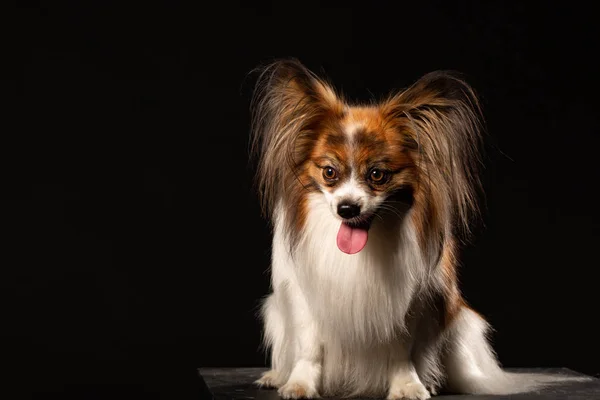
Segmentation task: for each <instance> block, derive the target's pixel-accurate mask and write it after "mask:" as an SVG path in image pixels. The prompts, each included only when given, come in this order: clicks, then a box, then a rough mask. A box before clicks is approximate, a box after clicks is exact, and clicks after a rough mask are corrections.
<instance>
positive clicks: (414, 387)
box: [387, 382, 431, 400]
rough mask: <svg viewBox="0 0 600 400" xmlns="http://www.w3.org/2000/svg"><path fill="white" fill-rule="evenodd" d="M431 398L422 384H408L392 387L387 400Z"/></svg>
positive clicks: (424, 399)
mask: <svg viewBox="0 0 600 400" xmlns="http://www.w3.org/2000/svg"><path fill="white" fill-rule="evenodd" d="M430 397H431V395H430V394H429V391H428V390H427V389H426V388H425V386H423V384H422V383H421V382H407V383H404V384H402V385H398V386H397V387H392V388H391V389H390V392H389V393H388V396H387V400H427V399H429V398H430Z"/></svg>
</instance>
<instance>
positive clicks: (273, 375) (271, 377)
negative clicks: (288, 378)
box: [254, 369, 280, 388]
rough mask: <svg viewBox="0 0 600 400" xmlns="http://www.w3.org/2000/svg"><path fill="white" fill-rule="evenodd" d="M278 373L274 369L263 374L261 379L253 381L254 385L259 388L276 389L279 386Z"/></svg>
mask: <svg viewBox="0 0 600 400" xmlns="http://www.w3.org/2000/svg"><path fill="white" fill-rule="evenodd" d="M278 380H279V373H278V372H277V371H275V370H274V369H271V370H269V371H266V372H263V374H262V375H261V377H260V378H259V379H257V380H255V381H254V384H255V385H256V386H258V387H260V388H277V387H279V386H280V384H279V382H278Z"/></svg>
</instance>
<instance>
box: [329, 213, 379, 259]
mask: <svg viewBox="0 0 600 400" xmlns="http://www.w3.org/2000/svg"><path fill="white" fill-rule="evenodd" d="M372 222H373V216H369V217H357V218H352V219H349V220H346V221H343V222H342V223H341V224H340V229H339V230H338V234H337V246H338V248H339V249H340V250H341V251H343V252H344V253H346V254H356V253H358V252H360V251H361V250H362V249H364V247H365V246H366V245H367V240H368V238H369V228H371V223H372Z"/></svg>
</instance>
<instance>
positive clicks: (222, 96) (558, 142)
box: [3, 1, 600, 382]
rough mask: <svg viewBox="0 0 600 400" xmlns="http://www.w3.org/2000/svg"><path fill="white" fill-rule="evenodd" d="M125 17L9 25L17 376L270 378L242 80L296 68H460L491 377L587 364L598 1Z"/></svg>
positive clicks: (379, 81)
mask: <svg viewBox="0 0 600 400" xmlns="http://www.w3.org/2000/svg"><path fill="white" fill-rule="evenodd" d="M125 3H126V2H112V1H102V2H100V1H98V2H91V1H90V2H81V1H73V2H69V3H57V2H41V1H39V2H33V1H32V2H22V3H21V5H20V6H19V7H18V10H17V14H16V17H17V21H18V24H17V25H18V28H17V30H16V31H15V32H14V34H15V39H16V42H17V43H18V45H17V47H16V50H17V53H16V54H17V55H16V57H15V58H14V60H15V61H16V65H17V70H18V71H17V75H16V77H17V83H18V92H19V93H18V96H17V97H16V98H15V99H14V101H13V102H12V103H13V105H14V104H16V105H17V112H16V114H13V116H16V117H17V119H18V124H17V127H16V128H13V129H15V130H14V131H11V132H14V133H15V134H14V135H13V137H15V138H17V139H18V140H19V144H18V145H17V146H15V147H14V151H12V152H13V153H15V154H18V162H16V163H15V164H13V165H12V167H11V168H13V170H14V173H13V172H10V174H11V175H13V176H17V177H18V178H19V179H20V180H21V183H24V184H25V186H24V189H22V190H21V191H17V192H14V194H15V196H14V198H15V199H17V201H18V203H19V205H20V206H22V208H18V209H19V210H22V211H19V212H17V213H16V215H17V218H18V219H19V224H18V227H17V228H16V230H15V231H14V232H13V235H12V236H13V237H15V238H17V244H18V246H17V247H15V249H17V250H18V254H19V257H18V259H16V260H13V261H11V262H10V263H9V264H7V266H6V268H5V270H6V273H7V274H8V279H7V280H6V281H5V282H8V283H9V290H8V292H5V293H8V295H9V298H10V300H9V303H7V304H10V307H8V310H7V312H6V313H5V315H4V318H5V322H6V325H5V328H3V331H4V335H8V337H9V338H10V340H11V346H12V344H14V345H15V346H17V348H19V349H20V350H19V354H20V356H19V357H17V358H18V359H19V361H20V362H21V363H22V364H26V365H28V366H32V365H35V368H38V367H39V368H42V369H46V373H52V372H56V371H63V372H64V374H63V375H61V377H60V378H56V374H54V375H51V376H53V379H54V382H60V381H61V379H66V380H75V381H77V379H79V378H78V377H81V379H90V378H89V376H90V375H89V371H91V370H93V371H96V373H98V372H100V371H105V370H106V369H113V368H116V367H117V366H122V365H128V364H127V363H128V362H132V360H133V362H153V363H155V364H160V363H168V364H169V365H173V366H175V365H191V366H263V365H265V356H264V354H263V353H262V352H260V349H259V346H260V334H261V333H260V325H259V323H258V321H257V319H256V306H257V305H258V302H259V300H260V298H261V297H262V296H263V295H265V294H266V293H267V292H268V289H269V286H268V275H267V274H266V272H265V271H266V267H267V265H268V261H269V246H270V244H269V231H268V227H267V225H266V223H265V221H264V220H263V219H262V218H261V217H260V214H259V208H258V205H257V199H256V196H255V195H254V192H253V190H252V168H251V167H250V166H249V164H248V152H247V145H248V129H249V114H248V108H249V99H250V95H251V90H252V83H253V81H252V76H248V73H249V71H250V70H251V69H252V68H254V67H256V66H257V65H258V64H259V63H261V62H264V61H268V60H271V59H272V58H275V57H287V56H293V57H297V58H299V59H300V60H301V61H303V62H304V63H305V64H306V65H307V66H309V67H310V68H312V69H314V70H315V71H317V72H324V73H325V74H326V75H327V76H328V77H329V78H331V79H332V80H333V82H335V83H337V85H338V87H339V88H340V89H342V90H343V92H344V93H345V94H346V95H347V96H348V97H350V98H353V99H356V100H367V99H370V98H371V97H372V96H376V97H377V96H380V95H384V94H387V93H388V91H389V90H391V89H398V88H402V87H405V86H406V85H408V84H410V83H411V82H413V81H414V80H415V79H417V78H418V77H419V76H421V75H422V74H424V73H426V72H429V71H431V70H435V69H454V70H458V71H461V72H463V73H464V74H465V75H466V77H467V80H468V81H469V82H470V83H471V84H472V85H473V86H474V87H475V89H476V90H477V91H478V93H479V94H480V96H481V98H482V101H483V105H484V113H485V115H486V119H487V125H488V130H489V140H488V144H489V145H488V146H487V147H488V150H487V156H486V160H485V163H486V169H485V171H484V176H483V178H484V183H485V189H486V191H487V205H486V207H487V208H486V212H485V215H484V221H485V226H484V227H482V228H480V229H479V230H478V231H477V238H476V240H475V241H474V243H473V244H472V245H470V246H469V247H468V248H466V249H465V251H464V256H463V264H464V265H463V268H462V270H461V271H462V272H461V280H462V288H463V290H464V293H465V296H466V298H467V299H468V301H469V302H470V303H471V304H472V305H473V306H474V307H475V308H477V309H478V310H479V311H480V312H481V313H482V314H484V315H485V316H486V317H488V319H489V320H490V321H491V323H492V324H493V325H494V327H495V328H496V333H495V334H494V336H493V339H494V343H495V347H496V349H497V351H498V354H499V357H500V360H501V361H502V363H503V364H504V365H506V366H510V367H532V366H555V367H569V368H573V369H576V370H579V371H582V372H586V373H589V374H597V373H599V372H600V366H599V365H600V364H598V359H599V358H600V345H599V344H598V338H599V337H600V330H599V329H598V328H597V323H598V321H597V318H598V315H599V314H600V313H599V310H598V301H599V295H598V289H597V280H596V278H595V275H596V270H597V269H598V267H599V263H598V255H597V249H598V248H597V241H598V239H599V238H600V235H599V234H598V226H599V224H600V219H599V216H600V214H599V212H598V206H597V204H598V196H597V195H596V192H597V185H598V183H599V182H600V179H599V178H600V174H599V168H598V160H597V156H596V154H597V151H598V150H597V149H598V145H599V144H600V141H599V140H598V134H599V129H598V118H597V115H598V114H597V113H598V111H597V110H598V106H600V103H599V102H598V100H597V99H598V97H597V96H598V95H597V89H598V82H599V80H598V75H597V74H598V63H597V62H596V54H595V53H597V50H598V40H597V37H598V34H599V32H598V28H597V23H596V20H595V19H594V17H593V15H594V12H593V11H592V8H591V7H592V6H591V5H589V6H584V5H580V4H576V3H575V2H563V3H562V4H561V5H554V6H552V5H550V3H548V2H539V3H538V2H501V3H502V4H500V2H493V3H494V4H488V3H492V2H485V4H483V3H484V2H476V1H474V2H461V3H457V2H433V3H430V2H424V1H420V2H400V1H398V2H378V1H372V2H364V3H361V4H358V5H356V6H351V5H350V3H348V2H327V4H328V5H327V6H324V5H319V3H315V2H312V1H303V2H295V3H288V2H273V4H269V3H267V2H239V3H236V2H230V1H227V2H223V3H220V4H219V5H216V4H213V3H209V2H205V3H202V2H191V1H190V2H188V3H180V2H165V3H160V4H157V3H150V2H145V3H140V4H139V5H136V6H134V5H132V4H131V3H129V5H128V6H125V5H124V4H125ZM284 3H285V4H284ZM590 4H591V3H590ZM9 196H12V195H11V194H10V193H9ZM25 350H26V353H25V352H23V351H25ZM24 354H27V356H26V357H25V356H24ZM140 360H141V361H140ZM61 368H62V369H61ZM65 368H66V369H65ZM90 368H91V370H90ZM86 371H87V372H86ZM39 375H43V374H39Z"/></svg>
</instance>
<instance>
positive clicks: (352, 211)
mask: <svg viewBox="0 0 600 400" xmlns="http://www.w3.org/2000/svg"><path fill="white" fill-rule="evenodd" d="M337 212H338V215H339V216H340V217H342V218H345V219H350V218H354V217H358V216H359V215H360V206H359V205H358V204H354V203H340V204H338V209H337Z"/></svg>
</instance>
